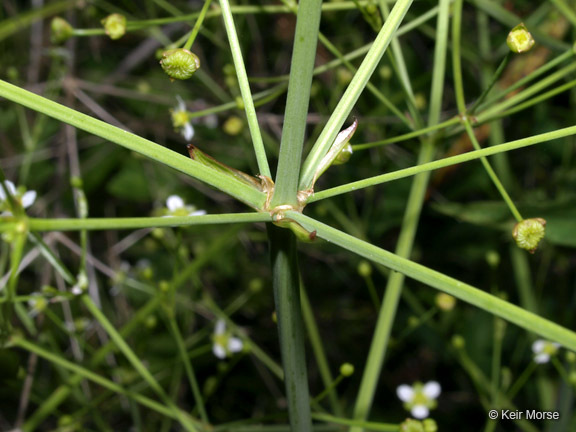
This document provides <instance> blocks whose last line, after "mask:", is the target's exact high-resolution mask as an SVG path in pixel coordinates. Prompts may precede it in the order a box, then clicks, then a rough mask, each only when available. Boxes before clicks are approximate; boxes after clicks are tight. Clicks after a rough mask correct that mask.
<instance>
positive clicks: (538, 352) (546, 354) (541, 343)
mask: <svg viewBox="0 0 576 432" xmlns="http://www.w3.org/2000/svg"><path fill="white" fill-rule="evenodd" d="M558 348H560V344H559V343H556V342H550V341H546V340H542V339H538V340H537V341H535V342H534V343H533V344H532V352H534V362H536V363H548V362H549V361H550V357H551V356H553V355H555V354H556V352H557V351H558Z"/></svg>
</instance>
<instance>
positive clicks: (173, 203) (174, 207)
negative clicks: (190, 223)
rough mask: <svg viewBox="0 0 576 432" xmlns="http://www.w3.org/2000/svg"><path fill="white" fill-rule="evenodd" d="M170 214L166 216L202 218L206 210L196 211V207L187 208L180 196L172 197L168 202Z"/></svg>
mask: <svg viewBox="0 0 576 432" xmlns="http://www.w3.org/2000/svg"><path fill="white" fill-rule="evenodd" d="M166 207H167V208H168V214H167V215H166V216H202V215H205V214H206V210H196V207H194V206H187V205H186V203H185V202H184V200H183V199H182V198H180V197H179V196H178V195H170V196H169V197H168V199H167V200H166Z"/></svg>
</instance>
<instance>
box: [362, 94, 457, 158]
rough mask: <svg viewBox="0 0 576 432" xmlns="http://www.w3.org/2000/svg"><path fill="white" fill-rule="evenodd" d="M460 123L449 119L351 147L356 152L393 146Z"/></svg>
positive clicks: (454, 119) (437, 96)
mask: <svg viewBox="0 0 576 432" xmlns="http://www.w3.org/2000/svg"><path fill="white" fill-rule="evenodd" d="M432 96H434V97H435V99H438V98H442V95H441V94H440V95H432ZM430 106H431V107H432V106H433V105H432V103H431V104H430ZM459 123H460V118H459V117H452V118H451V119H448V120H446V121H444V122H442V123H438V124H435V125H433V126H428V127H425V128H422V129H418V130H416V131H414V132H410V133H407V134H404V135H399V136H396V137H392V138H387V139H385V140H381V141H374V142H371V143H365V144H356V145H353V146H352V149H353V150H354V151H357V150H366V149H369V148H373V147H378V146H383V145H387V144H393V143H397V142H401V141H408V140H411V139H412V138H419V137H421V136H423V135H426V134H428V133H430V132H437V131H440V130H442V129H445V128H447V127H449V126H454V125H457V124H459Z"/></svg>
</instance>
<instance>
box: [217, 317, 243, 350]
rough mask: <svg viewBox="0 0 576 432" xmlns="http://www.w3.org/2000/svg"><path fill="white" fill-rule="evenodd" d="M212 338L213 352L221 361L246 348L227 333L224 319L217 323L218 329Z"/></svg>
mask: <svg viewBox="0 0 576 432" xmlns="http://www.w3.org/2000/svg"><path fill="white" fill-rule="evenodd" d="M212 338H213V340H214V345H213V346H212V352H213V353H214V355H215V356H216V357H218V358H219V359H225V358H226V357H228V356H229V355H230V354H233V353H237V352H240V351H242V348H243V346H244V344H243V343H242V341H241V340H240V339H238V338H236V337H232V336H231V334H230V333H229V332H227V331H226V322H225V321H224V320H222V319H219V320H218V321H217V322H216V328H215V329H214V335H213V336H212Z"/></svg>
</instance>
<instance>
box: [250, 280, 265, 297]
mask: <svg viewBox="0 0 576 432" xmlns="http://www.w3.org/2000/svg"><path fill="white" fill-rule="evenodd" d="M262 288H264V282H263V281H262V279H260V278H254V279H252V280H251V281H250V283H248V289H249V290H250V292H252V293H253V294H257V293H259V292H260V291H262Z"/></svg>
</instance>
